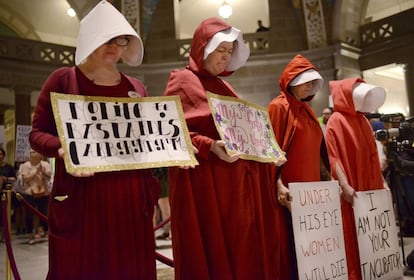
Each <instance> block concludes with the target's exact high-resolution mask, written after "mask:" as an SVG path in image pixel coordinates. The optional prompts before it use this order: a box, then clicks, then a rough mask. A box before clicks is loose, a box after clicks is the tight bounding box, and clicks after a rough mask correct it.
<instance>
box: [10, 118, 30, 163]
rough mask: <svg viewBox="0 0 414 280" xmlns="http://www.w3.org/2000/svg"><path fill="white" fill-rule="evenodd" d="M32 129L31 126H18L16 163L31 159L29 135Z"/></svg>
mask: <svg viewBox="0 0 414 280" xmlns="http://www.w3.org/2000/svg"><path fill="white" fill-rule="evenodd" d="M31 129H32V127H31V126H30V125H17V126H16V149H15V155H14V161H16V162H25V161H28V160H29V159H30V143H29V133H30V130H31Z"/></svg>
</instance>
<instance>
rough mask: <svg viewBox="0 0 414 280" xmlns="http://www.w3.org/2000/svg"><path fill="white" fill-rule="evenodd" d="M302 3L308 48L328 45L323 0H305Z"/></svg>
mask: <svg viewBox="0 0 414 280" xmlns="http://www.w3.org/2000/svg"><path fill="white" fill-rule="evenodd" d="M302 5H303V13H304V18H305V25H306V34H307V39H308V48H309V49H316V48H323V47H326V46H327V42H326V30H325V19H324V15H323V7H322V3H321V0H303V1H302Z"/></svg>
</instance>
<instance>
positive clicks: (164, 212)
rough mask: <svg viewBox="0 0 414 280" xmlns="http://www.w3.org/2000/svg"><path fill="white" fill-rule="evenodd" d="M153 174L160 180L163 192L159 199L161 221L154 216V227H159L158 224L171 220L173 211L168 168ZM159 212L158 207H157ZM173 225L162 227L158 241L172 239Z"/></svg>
mask: <svg viewBox="0 0 414 280" xmlns="http://www.w3.org/2000/svg"><path fill="white" fill-rule="evenodd" d="M153 174H154V176H155V177H157V178H158V180H159V182H160V187H161V192H160V197H159V198H158V205H157V206H158V209H159V219H157V215H155V214H154V220H155V221H154V226H157V224H158V222H159V223H163V222H165V221H166V220H167V219H169V218H170V215H171V210H170V202H169V199H168V168H167V167H160V168H156V169H154V170H153ZM156 210H157V207H156ZM170 229H171V225H170V223H169V222H167V223H166V224H165V225H164V226H163V227H162V233H161V234H160V235H157V236H156V239H162V240H166V239H171V233H170V231H171V230H170Z"/></svg>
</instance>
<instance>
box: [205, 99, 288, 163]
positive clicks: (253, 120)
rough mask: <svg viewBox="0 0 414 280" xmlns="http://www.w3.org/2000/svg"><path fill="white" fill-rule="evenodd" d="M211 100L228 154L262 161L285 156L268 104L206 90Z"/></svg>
mask: <svg viewBox="0 0 414 280" xmlns="http://www.w3.org/2000/svg"><path fill="white" fill-rule="evenodd" d="M207 95H208V102H209V106H210V109H211V112H212V114H213V118H214V123H215V125H216V128H217V130H218V132H219V135H220V138H221V139H222V140H224V141H226V146H225V148H226V151H227V153H228V154H229V155H232V154H238V153H239V154H240V158H243V159H250V160H255V161H259V162H273V161H276V160H277V159H285V155H284V154H283V153H282V151H281V149H280V147H279V145H278V143H277V142H276V139H275V136H274V134H273V128H272V125H271V123H270V120H269V115H268V113H267V110H266V109H265V108H262V107H260V106H257V105H254V104H252V103H249V102H247V101H244V100H241V99H238V98H235V97H229V96H222V95H217V94H214V93H211V92H207Z"/></svg>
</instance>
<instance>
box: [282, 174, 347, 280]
mask: <svg viewBox="0 0 414 280" xmlns="http://www.w3.org/2000/svg"><path fill="white" fill-rule="evenodd" d="M289 189H290V192H291V196H292V224H293V232H294V237H295V250H296V257H297V261H298V272H299V279H305V280H325V279H344V280H345V279H348V267H347V264H346V256H345V243H344V238H343V229H342V215H341V206H340V199H339V186H338V182H337V181H324V182H309V183H289Z"/></svg>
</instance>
